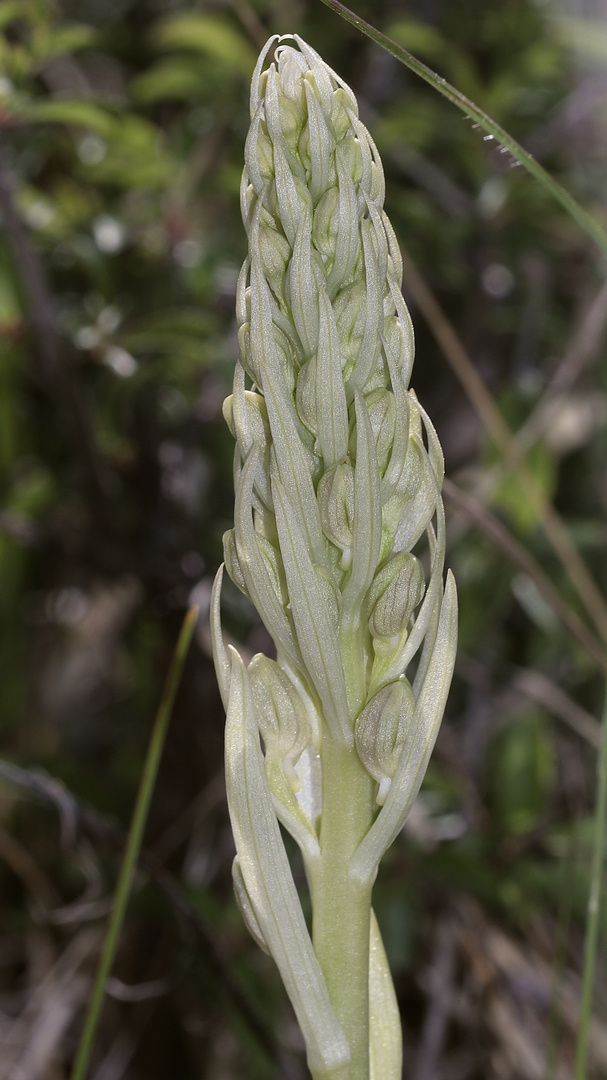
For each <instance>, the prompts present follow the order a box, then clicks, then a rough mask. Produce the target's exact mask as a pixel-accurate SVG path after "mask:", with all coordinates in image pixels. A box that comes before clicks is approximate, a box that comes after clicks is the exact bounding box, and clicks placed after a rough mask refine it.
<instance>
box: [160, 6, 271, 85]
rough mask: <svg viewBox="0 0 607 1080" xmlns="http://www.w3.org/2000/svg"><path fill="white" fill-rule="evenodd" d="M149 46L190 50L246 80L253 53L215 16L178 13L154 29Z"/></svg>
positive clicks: (234, 31)
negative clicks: (201, 54) (214, 61)
mask: <svg viewBox="0 0 607 1080" xmlns="http://www.w3.org/2000/svg"><path fill="white" fill-rule="evenodd" d="M151 41H152V44H153V45H154V46H155V47H156V48H157V49H162V50H164V49H166V50H168V49H192V50H194V51H195V52H198V53H203V54H204V55H205V56H208V57H210V58H212V59H213V60H217V61H218V63H219V64H220V65H221V67H222V68H224V69H226V68H227V69H228V70H231V71H234V72H238V73H239V74H241V75H244V76H246V77H247V78H249V77H250V75H251V72H252V70H253V68H254V67H255V61H256V59H257V57H256V54H255V52H254V51H253V49H252V48H251V46H250V45H249V43H248V42H247V41H246V40H245V39H244V37H243V36H242V34H241V33H240V32H239V31H238V30H237V29H236V28H235V27H234V26H233V25H232V24H231V23H230V22H229V21H228V20H227V19H223V18H221V17H220V16H218V15H206V14H202V12H200V13H198V12H182V13H180V14H178V15H171V16H169V18H167V19H164V20H163V21H162V22H161V23H159V24H158V25H157V26H155V27H154V29H153V30H152V34H151Z"/></svg>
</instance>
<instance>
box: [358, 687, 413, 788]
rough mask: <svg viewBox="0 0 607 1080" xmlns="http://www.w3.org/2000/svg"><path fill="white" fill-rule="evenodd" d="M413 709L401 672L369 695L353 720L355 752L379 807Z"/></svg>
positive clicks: (394, 768)
mask: <svg viewBox="0 0 607 1080" xmlns="http://www.w3.org/2000/svg"><path fill="white" fill-rule="evenodd" d="M414 712H415V698H414V696H413V691H412V689H411V686H410V684H409V683H408V682H407V680H406V679H405V677H404V675H403V676H402V677H401V678H400V679H397V680H396V682H393V683H390V684H389V685H388V686H384V687H383V689H382V690H380V691H379V693H377V694H376V695H375V697H373V698H371V701H370V702H369V703H368V704H367V705H366V706H365V708H364V709H363V711H362V712H361V714H360V716H359V717H358V719H357V721H356V727H355V731H354V740H355V744H356V752H357V753H358V756H359V758H360V760H361V761H362V763H363V765H364V766H365V769H366V770H367V772H368V773H370V775H371V776H372V777H373V779H374V780H377V782H378V784H379V791H378V793H377V802H378V803H379V805H380V806H383V804H384V802H385V800H386V795H387V794H388V790H389V787H390V781H391V780H392V777H393V776H394V773H395V772H396V767H397V765H398V762H399V759H400V756H401V752H402V749H403V746H404V743H405V740H406V737H407V733H408V731H409V728H410V726H411V721H412V719H413V713H414Z"/></svg>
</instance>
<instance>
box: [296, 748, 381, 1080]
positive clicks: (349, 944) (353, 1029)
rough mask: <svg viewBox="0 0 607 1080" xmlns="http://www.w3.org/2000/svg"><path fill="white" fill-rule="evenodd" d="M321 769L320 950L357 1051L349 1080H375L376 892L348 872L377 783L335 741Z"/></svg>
mask: <svg viewBox="0 0 607 1080" xmlns="http://www.w3.org/2000/svg"><path fill="white" fill-rule="evenodd" d="M322 770H323V791H322V821H321V828H320V847H321V857H320V860H319V862H318V864H317V866H316V867H315V868H314V870H313V872H312V876H311V887H312V902H313V939H314V949H315V952H316V955H317V957H318V960H319V963H320V966H321V968H322V971H323V974H324V977H325V980H326V983H327V988H328V991H329V997H330V998H331V1003H332V1005H333V1008H334V1009H335V1012H336V1014H337V1018H338V1020H339V1022H340V1024H341V1026H342V1029H343V1032H344V1035H345V1036H346V1039H347V1041H348V1045H349V1047H350V1071H349V1073H348V1080H369V927H370V915H371V887H370V886H365V887H361V886H360V885H359V884H357V883H355V882H353V881H351V880H350V879H349V877H348V867H349V864H350V859H351V857H352V854H353V853H354V851H355V850H356V848H357V846H358V844H359V843H360V841H361V840H362V838H363V836H364V835H365V833H366V832H367V831H368V829H369V826H370V824H371V821H372V818H373V780H372V778H371V777H370V776H369V774H368V773H367V772H366V771H365V769H364V768H363V766H362V765H361V762H360V760H359V758H358V755H357V753H356V750H355V749H354V748H351V749H348V748H347V747H345V746H340V745H336V744H335V743H334V742H333V740H332V739H331V738H330V736H329V735H328V734H327V735H325V738H324V742H323V748H322ZM315 1080H316V1078H315Z"/></svg>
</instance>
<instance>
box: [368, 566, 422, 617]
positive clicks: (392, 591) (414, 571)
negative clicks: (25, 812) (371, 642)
mask: <svg viewBox="0 0 607 1080" xmlns="http://www.w3.org/2000/svg"><path fill="white" fill-rule="evenodd" d="M423 595H424V572H423V570H422V566H421V563H420V561H419V559H416V557H415V555H411V554H410V553H409V552H407V551H399V552H397V554H396V555H394V556H393V557H392V558H391V559H389V560H388V562H387V563H384V565H383V566H382V568H381V570H380V571H379V572H378V573H377V574H376V575H375V578H374V579H373V583H372V585H371V588H370V589H369V594H368V597H367V610H368V611H369V628H370V630H371V633H372V634H373V635H374V636H375V637H380V638H392V637H394V636H395V635H396V634H400V632H401V630H403V629H404V628H405V626H406V625H407V622H408V620H409V619H410V618H411V615H412V614H413V612H414V611H415V608H416V607H417V605H418V604H419V602H420V600H421V599H422V596H423Z"/></svg>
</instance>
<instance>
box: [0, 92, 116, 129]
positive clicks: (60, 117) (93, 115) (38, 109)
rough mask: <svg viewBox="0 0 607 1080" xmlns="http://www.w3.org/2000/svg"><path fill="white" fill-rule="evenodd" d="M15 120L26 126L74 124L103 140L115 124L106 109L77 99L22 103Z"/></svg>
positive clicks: (88, 101) (91, 102)
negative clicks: (101, 137) (94, 133)
mask: <svg viewBox="0 0 607 1080" xmlns="http://www.w3.org/2000/svg"><path fill="white" fill-rule="evenodd" d="M16 118H17V120H18V121H20V122H21V123H26V124H28V123H29V124H36V123H57V124H74V125H76V126H77V127H86V128H90V130H91V131H95V132H97V134H98V135H102V136H103V137H104V138H109V136H110V135H111V133H112V131H113V128H114V124H115V117H114V116H112V115H111V113H109V112H108V111H107V109H104V108H102V107H101V106H100V105H96V104H95V102H93V101H90V100H88V99H87V100H84V99H78V98H73V99H71V100H69V99H65V98H61V99H60V100H59V99H57V100H52V101H29V102H23V103H22V104H20V105H19V106H18V108H17V110H16Z"/></svg>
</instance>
